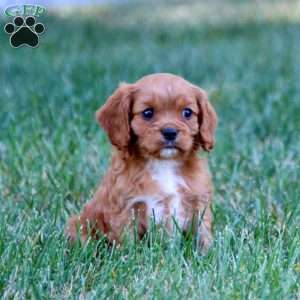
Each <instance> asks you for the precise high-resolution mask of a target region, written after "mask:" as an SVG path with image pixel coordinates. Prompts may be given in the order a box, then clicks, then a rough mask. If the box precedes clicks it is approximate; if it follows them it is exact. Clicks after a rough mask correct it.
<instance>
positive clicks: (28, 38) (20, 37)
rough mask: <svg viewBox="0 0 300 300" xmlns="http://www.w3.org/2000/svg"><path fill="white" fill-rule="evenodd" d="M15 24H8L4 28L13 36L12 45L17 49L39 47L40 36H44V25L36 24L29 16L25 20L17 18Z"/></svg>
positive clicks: (11, 38)
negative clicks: (20, 47)
mask: <svg viewBox="0 0 300 300" xmlns="http://www.w3.org/2000/svg"><path fill="white" fill-rule="evenodd" d="M13 22H14V24H13V23H7V24H6V25H5V27H4V30H5V32H6V33H8V34H11V37H10V44H11V45H12V46H13V47H15V48H17V47H19V46H21V45H28V46H30V47H37V46H38V44H39V36H38V35H39V34H42V33H43V32H44V30H45V27H44V25H43V24H42V23H37V24H35V18H34V17H32V16H28V17H27V18H26V19H25V23H24V18H23V17H20V16H17V17H15V18H14V21H13Z"/></svg>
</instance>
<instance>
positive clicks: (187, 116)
mask: <svg viewBox="0 0 300 300" xmlns="http://www.w3.org/2000/svg"><path fill="white" fill-rule="evenodd" d="M192 115H193V111H192V110H191V109H190V108H184V109H183V110H182V116H183V117H184V118H185V119H187V120H188V119H190V118H191V117H192Z"/></svg>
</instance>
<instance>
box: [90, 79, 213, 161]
mask: <svg viewBox="0 0 300 300" xmlns="http://www.w3.org/2000/svg"><path fill="white" fill-rule="evenodd" d="M96 116H97V119H98V121H99V122H100V124H101V126H102V127H103V129H104V130H105V131H106V132H107V134H108V136H109V138H110V141H111V143H112V144H113V145H114V146H116V147H117V148H118V149H119V150H121V151H130V149H134V151H135V153H139V155H141V156H143V157H144V158H150V157H155V158H160V159H170V158H180V157H182V158H184V157H186V156H188V155H189V154H190V153H191V152H192V151H197V150H198V149H199V147H202V148H203V150H205V151H210V150H211V149H212V148H213V146H214V143H215V138H214V132H215V128H216V125H217V116H216V113H215V111H214V109H213V108H212V106H211V105H210V103H209V101H208V99H207V95H206V93H205V92H204V91H203V90H202V89H200V88H199V87H197V86H195V85H192V84H191V83H189V82H187V81H186V80H184V79H183V78H181V77H178V76H175V75H171V74H154V75H149V76H146V77H143V78H142V79H140V80H139V81H137V82H136V83H134V84H122V85H121V86H120V87H119V88H118V89H117V90H116V91H115V92H114V93H113V95H111V96H110V97H109V98H108V100H107V102H106V103H105V105H104V106H103V107H102V108H100V109H99V110H98V111H97V113H96Z"/></svg>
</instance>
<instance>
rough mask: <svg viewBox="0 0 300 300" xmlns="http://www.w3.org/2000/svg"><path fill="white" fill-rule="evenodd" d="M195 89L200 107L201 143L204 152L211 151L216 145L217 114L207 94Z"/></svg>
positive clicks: (197, 88) (195, 87)
mask: <svg viewBox="0 0 300 300" xmlns="http://www.w3.org/2000/svg"><path fill="white" fill-rule="evenodd" d="M194 89H195V92H196V99H197V103H198V107H199V143H200V145H201V146H202V148H203V150H205V151H210V150H212V149H213V147H214V145H215V130H216V128H217V123H218V118H217V114H216V112H215V110H214V108H213V107H212V105H211V104H210V103H209V101H208V97H207V93H206V92H205V91H204V90H202V89H201V88H199V87H197V86H194Z"/></svg>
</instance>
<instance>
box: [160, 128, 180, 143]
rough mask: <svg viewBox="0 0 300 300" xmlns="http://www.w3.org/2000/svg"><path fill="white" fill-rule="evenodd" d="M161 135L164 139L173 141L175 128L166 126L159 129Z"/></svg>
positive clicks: (175, 133) (175, 132)
mask: <svg viewBox="0 0 300 300" xmlns="http://www.w3.org/2000/svg"><path fill="white" fill-rule="evenodd" d="M161 133H162V135H163V136H164V138H165V140H166V141H175V139H176V137H177V129H175V128H172V127H166V128H163V129H162V130H161Z"/></svg>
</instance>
